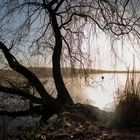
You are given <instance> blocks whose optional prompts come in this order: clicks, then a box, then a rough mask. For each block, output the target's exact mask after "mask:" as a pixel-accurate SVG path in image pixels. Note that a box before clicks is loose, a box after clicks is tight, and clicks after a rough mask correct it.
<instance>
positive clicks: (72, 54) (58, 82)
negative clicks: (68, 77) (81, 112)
mask: <svg viewBox="0 0 140 140" xmlns="http://www.w3.org/2000/svg"><path fill="white" fill-rule="evenodd" d="M0 5H1V11H0V13H1V14H0V17H1V27H0V31H1V36H0V37H1V42H0V49H1V50H2V52H3V54H4V56H5V58H6V59H7V61H8V64H9V66H10V68H12V69H13V70H14V71H16V72H18V73H20V74H21V75H23V76H24V77H25V78H27V80H28V82H29V83H30V84H31V86H33V87H34V88H35V89H36V90H37V92H38V93H39V95H40V98H39V97H36V96H35V95H32V94H31V93H30V92H29V91H28V92H27V91H25V90H24V89H19V88H16V87H7V86H5V85H1V86H0V91H2V92H5V93H10V94H16V95H19V96H23V97H25V98H27V99H29V100H30V101H31V102H33V103H37V104H40V105H43V109H42V106H41V107H40V109H37V110H40V112H42V111H43V112H47V113H49V114H50V115H52V114H53V113H60V112H62V111H63V110H64V109H65V105H66V104H73V100H72V98H71V97H70V95H69V92H68V90H67V88H66V86H65V84H64V81H63V78H62V74H61V60H63V61H64V60H68V61H69V63H70V64H71V65H72V66H75V65H78V63H80V64H84V60H86V59H88V52H87V53H84V52H83V50H82V44H83V40H84V38H86V37H85V30H86V29H88V30H89V28H90V31H93V32H96V29H100V30H102V31H103V32H105V33H107V34H110V35H111V36H113V37H114V38H119V37H121V36H125V35H136V36H137V38H139V37H140V36H139V35H140V34H139V19H140V18H139V17H138V13H139V1H138V0H11V1H9V0H1V2H0ZM13 23H15V24H13ZM23 45H25V46H29V51H31V52H32V55H34V54H41V53H43V52H44V51H46V53H47V50H48V49H50V50H52V69H53V70H52V73H53V78H54V82H55V86H56V90H57V98H56V99H55V98H54V97H52V96H50V94H49V93H48V92H47V91H46V89H45V88H44V86H43V85H42V83H41V82H40V80H39V79H38V78H37V77H36V76H35V74H33V72H31V71H30V70H28V69H27V68H25V67H24V66H23V65H21V64H20V63H19V62H18V60H17V59H16V58H15V56H13V55H12V51H13V50H14V48H15V47H17V46H19V47H20V46H23ZM7 46H9V47H7ZM87 47H88V46H87ZM62 51H63V53H62ZM76 62H78V63H76ZM78 66H79V65H78ZM44 110H45V111H44ZM27 112H28V113H29V112H32V111H31V110H30V111H29V110H28V111H27ZM0 114H5V115H9V116H10V115H11V116H12V115H15V114H16V115H18V113H14V114H12V113H10V112H7V111H2V112H1V113H0ZM23 114H24V113H23ZM25 114H26V113H25Z"/></svg>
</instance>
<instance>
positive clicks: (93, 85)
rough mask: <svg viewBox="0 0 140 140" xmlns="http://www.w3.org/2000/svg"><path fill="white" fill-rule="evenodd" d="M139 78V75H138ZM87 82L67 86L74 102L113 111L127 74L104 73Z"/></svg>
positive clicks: (76, 82)
mask: <svg viewBox="0 0 140 140" xmlns="http://www.w3.org/2000/svg"><path fill="white" fill-rule="evenodd" d="M138 75H139V76H140V74H138ZM92 76H93V79H91V80H89V85H86V84H85V83H84V78H81V79H76V80H75V82H71V83H70V82H69V83H68V84H67V87H68V90H69V91H70V94H71V96H72V98H73V100H74V101H75V102H80V103H86V104H91V105H94V106H97V107H99V108H100V109H105V110H108V109H109V110H110V109H113V107H114V105H115V102H114V98H115V97H116V91H117V90H118V88H120V89H122V88H124V87H125V83H126V79H127V74H124V73H123V74H120V73H115V74H113V73H105V74H94V75H92Z"/></svg>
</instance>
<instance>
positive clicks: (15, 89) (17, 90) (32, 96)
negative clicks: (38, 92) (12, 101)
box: [0, 85, 43, 104]
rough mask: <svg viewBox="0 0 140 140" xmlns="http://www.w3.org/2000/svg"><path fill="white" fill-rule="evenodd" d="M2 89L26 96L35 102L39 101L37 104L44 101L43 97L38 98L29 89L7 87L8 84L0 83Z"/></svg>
mask: <svg viewBox="0 0 140 140" xmlns="http://www.w3.org/2000/svg"><path fill="white" fill-rule="evenodd" d="M0 91H1V92H5V93H9V94H12V95H18V96H21V97H24V98H26V99H29V100H30V101H31V102H33V103H37V104H42V103H43V101H42V100H41V98H38V97H36V96H34V95H32V94H30V93H28V92H27V91H25V90H21V89H19V88H16V87H14V88H13V87H6V86H2V85H0Z"/></svg>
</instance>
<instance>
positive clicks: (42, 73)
mask: <svg viewBox="0 0 140 140" xmlns="http://www.w3.org/2000/svg"><path fill="white" fill-rule="evenodd" d="M27 68H28V69H29V70H30V71H32V72H34V73H35V74H36V75H37V76H38V77H39V78H43V77H52V68H47V67H27ZM61 72H62V76H64V77H70V76H73V75H74V76H75V75H77V76H78V75H84V74H103V73H104V74H105V73H114V74H115V73H120V74H121V73H122V74H123V73H124V74H127V73H128V72H129V73H140V71H138V70H136V71H132V70H131V71H125V70H124V71H121V70H97V69H78V68H75V69H73V68H70V67H65V68H64V67H62V68H61ZM2 75H5V76H6V77H9V76H10V77H11V76H12V77H13V76H19V75H20V74H18V73H16V72H15V71H13V70H11V69H9V70H8V69H5V70H4V69H1V70H0V76H2Z"/></svg>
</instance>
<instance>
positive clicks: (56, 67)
mask: <svg viewBox="0 0 140 140" xmlns="http://www.w3.org/2000/svg"><path fill="white" fill-rule="evenodd" d="M49 12H50V18H51V22H52V27H53V31H54V34H55V46H54V51H53V56H52V63H53V78H54V82H55V86H56V89H57V92H58V95H57V100H58V101H59V102H60V103H61V104H73V100H72V98H71V97H70V95H69V92H68V90H67V88H66V86H65V84H64V81H63V79H62V75H61V66H60V61H61V52H62V37H61V32H60V29H59V27H58V22H57V19H56V15H55V13H53V11H51V10H49Z"/></svg>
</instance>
